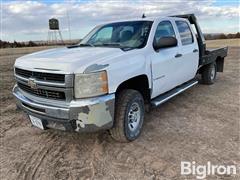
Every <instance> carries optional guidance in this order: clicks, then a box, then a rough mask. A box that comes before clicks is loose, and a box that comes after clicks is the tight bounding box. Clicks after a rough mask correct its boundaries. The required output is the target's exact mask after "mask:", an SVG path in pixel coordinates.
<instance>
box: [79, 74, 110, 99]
mask: <svg viewBox="0 0 240 180" xmlns="http://www.w3.org/2000/svg"><path fill="white" fill-rule="evenodd" d="M107 93H108V80H107V72H106V71H100V72H95V73H89V74H75V79H74V94H75V98H87V97H94V96H99V95H103V94H107Z"/></svg>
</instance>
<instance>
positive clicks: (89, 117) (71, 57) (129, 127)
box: [13, 14, 228, 142]
mask: <svg viewBox="0 0 240 180" xmlns="http://www.w3.org/2000/svg"><path fill="white" fill-rule="evenodd" d="M227 51H228V49H227V47H224V48H219V49H215V50H209V49H206V44H205V40H204V37H203V34H202V32H201V29H200V27H199V25H198V22H197V20H196V17H195V15H194V14H186V15H176V16H170V17H157V18H141V19H136V20H126V21H118V22H111V23H107V24H102V25H99V26H97V27H96V28H94V29H93V30H92V31H91V32H90V33H89V34H88V35H87V36H85V37H84V38H83V40H82V41H81V42H80V43H79V44H77V45H74V46H69V47H63V48H55V49H49V50H44V51H40V52H36V53H33V54H29V55H26V56H23V57H20V58H18V59H17V60H16V62H15V65H14V75H15V78H16V82H17V83H16V85H15V86H14V88H13V94H14V96H15V97H16V99H17V105H18V107H20V108H22V109H23V110H24V111H25V112H26V113H27V114H28V116H29V119H30V121H31V123H32V124H33V125H34V126H36V127H39V128H41V129H48V128H54V129H60V130H67V131H76V132H94V131H99V130H109V131H110V134H111V135H112V137H113V138H114V139H115V140H117V141H121V142H128V141H132V140H135V139H136V138H137V137H138V136H139V135H140V132H141V130H142V124H143V121H144V114H145V111H146V110H148V109H150V107H156V106H159V105H161V104H162V103H164V102H166V101H167V100H169V99H171V98H172V97H174V96H176V95H177V94H179V93H181V92H183V91H185V90H186V89H188V88H191V87H192V86H194V85H196V84H197V83H198V82H201V83H203V84H208V85H210V84H213V83H214V81H215V78H216V73H217V72H223V65H224V57H226V56H227ZM198 74H200V75H201V78H196V76H197V75H198ZM198 77H199V76H198Z"/></svg>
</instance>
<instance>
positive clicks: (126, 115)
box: [110, 89, 144, 142]
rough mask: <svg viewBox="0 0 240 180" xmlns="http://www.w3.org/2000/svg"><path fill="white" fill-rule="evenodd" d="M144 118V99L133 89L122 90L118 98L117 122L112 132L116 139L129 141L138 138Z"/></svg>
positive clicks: (116, 106)
mask: <svg viewBox="0 0 240 180" xmlns="http://www.w3.org/2000/svg"><path fill="white" fill-rule="evenodd" d="M143 119H144V100H143V97H142V95H141V94H140V93H139V92H138V91H136V90H133V89H126V90H123V91H121V92H120V93H119V94H118V96H117V99H116V105H115V122H114V127H113V128H112V129H110V133H111V135H112V137H113V139H115V140H116V141H119V142H129V141H133V140H135V139H137V138H138V136H139V135H140V133H141V130H142V124H143Z"/></svg>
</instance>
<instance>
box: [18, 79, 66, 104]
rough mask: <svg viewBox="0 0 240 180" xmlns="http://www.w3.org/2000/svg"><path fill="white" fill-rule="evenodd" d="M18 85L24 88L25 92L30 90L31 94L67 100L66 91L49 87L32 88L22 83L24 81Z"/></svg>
mask: <svg viewBox="0 0 240 180" xmlns="http://www.w3.org/2000/svg"><path fill="white" fill-rule="evenodd" d="M17 84H18V87H19V88H20V89H22V90H23V91H25V92H28V93H30V94H33V95H36V96H40V97H44V98H49V99H56V100H65V99H66V97H65V93H64V92H60V91H52V90H47V89H40V88H37V89H32V88H31V87H30V86H28V85H25V84H22V83H19V82H18V83H17Z"/></svg>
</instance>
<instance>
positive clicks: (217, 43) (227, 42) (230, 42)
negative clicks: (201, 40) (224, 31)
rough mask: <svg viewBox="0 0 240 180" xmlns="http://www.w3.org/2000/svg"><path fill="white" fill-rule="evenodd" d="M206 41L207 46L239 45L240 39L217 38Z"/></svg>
mask: <svg viewBox="0 0 240 180" xmlns="http://www.w3.org/2000/svg"><path fill="white" fill-rule="evenodd" d="M206 42H207V47H224V46H229V47H240V39H219V40H209V41H206Z"/></svg>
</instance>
